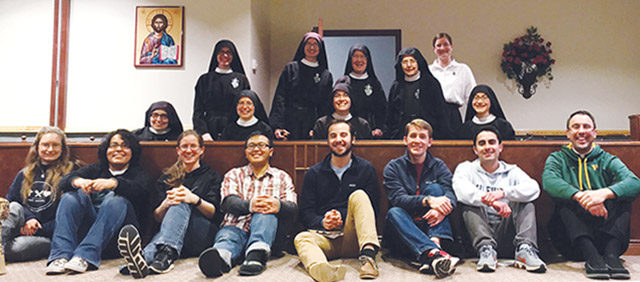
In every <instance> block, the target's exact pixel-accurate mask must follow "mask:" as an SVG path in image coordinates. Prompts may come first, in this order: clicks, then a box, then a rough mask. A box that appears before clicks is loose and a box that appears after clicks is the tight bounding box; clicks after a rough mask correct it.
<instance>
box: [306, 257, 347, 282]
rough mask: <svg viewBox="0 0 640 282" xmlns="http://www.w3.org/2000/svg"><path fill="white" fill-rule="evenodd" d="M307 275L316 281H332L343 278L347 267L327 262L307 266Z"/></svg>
mask: <svg viewBox="0 0 640 282" xmlns="http://www.w3.org/2000/svg"><path fill="white" fill-rule="evenodd" d="M308 270H309V276H311V278H313V279H314V280H316V281H318V282H333V281H340V280H343V279H344V275H345V274H347V268H346V267H345V266H344V265H331V264H329V263H327V262H321V263H316V264H313V265H311V266H309V269H308Z"/></svg>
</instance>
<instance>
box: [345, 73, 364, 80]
mask: <svg viewBox="0 0 640 282" xmlns="http://www.w3.org/2000/svg"><path fill="white" fill-rule="evenodd" d="M349 76H350V77H351V78H353V79H358V80H365V79H367V78H369V74H368V73H367V72H366V71H365V72H364V73H363V74H357V73H355V72H351V73H350V74H349Z"/></svg>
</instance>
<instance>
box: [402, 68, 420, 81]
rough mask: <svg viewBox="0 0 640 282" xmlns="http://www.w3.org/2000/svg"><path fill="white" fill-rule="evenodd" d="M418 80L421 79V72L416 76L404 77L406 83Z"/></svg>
mask: <svg viewBox="0 0 640 282" xmlns="http://www.w3.org/2000/svg"><path fill="white" fill-rule="evenodd" d="M418 79H420V71H418V73H417V74H416V75H414V76H407V75H406V74H405V75H404V81H406V82H414V81H416V80H418Z"/></svg>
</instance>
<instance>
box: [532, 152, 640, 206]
mask: <svg viewBox="0 0 640 282" xmlns="http://www.w3.org/2000/svg"><path fill="white" fill-rule="evenodd" d="M542 186H543V188H544V190H545V191H547V192H548V193H549V195H551V196H552V197H556V198H563V199H571V197H572V196H573V194H575V193H577V192H578V191H582V190H596V189H600V188H609V189H611V191H613V193H615V194H616V196H617V197H618V198H619V199H624V200H628V201H633V200H634V199H635V198H636V197H637V196H638V194H640V179H638V177H637V176H636V175H635V174H633V172H631V171H630V170H629V169H628V168H627V166H626V165H625V164H624V163H623V162H622V161H621V160H620V159H619V158H618V157H616V156H613V155H611V154H609V153H607V152H605V151H604V150H602V149H601V148H600V146H598V145H594V146H593V150H591V152H590V153H589V154H587V155H586V156H585V157H584V158H581V157H580V155H578V154H577V153H576V152H574V151H573V150H572V149H571V144H569V145H565V146H562V149H561V150H560V151H557V152H553V153H551V154H550V155H549V157H548V158H547V161H546V163H545V165H544V172H543V173H542Z"/></svg>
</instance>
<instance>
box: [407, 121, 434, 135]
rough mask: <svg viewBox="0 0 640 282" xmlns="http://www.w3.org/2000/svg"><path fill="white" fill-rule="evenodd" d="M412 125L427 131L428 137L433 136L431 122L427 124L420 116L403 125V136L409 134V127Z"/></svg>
mask: <svg viewBox="0 0 640 282" xmlns="http://www.w3.org/2000/svg"><path fill="white" fill-rule="evenodd" d="M412 126H414V127H417V128H422V129H426V130H427V131H429V138H431V136H433V127H431V124H429V123H428V122H427V121H426V120H424V119H421V118H417V119H414V120H412V121H410V122H409V123H407V125H405V126H404V136H407V135H409V129H411V127H412Z"/></svg>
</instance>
